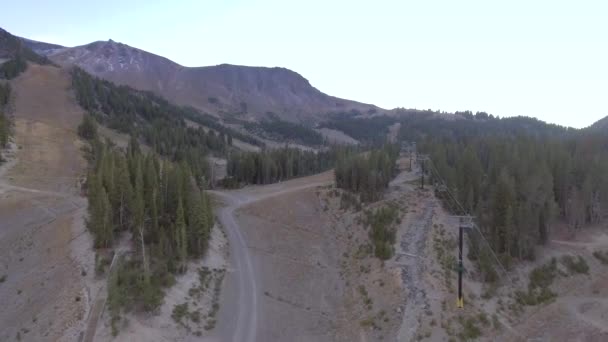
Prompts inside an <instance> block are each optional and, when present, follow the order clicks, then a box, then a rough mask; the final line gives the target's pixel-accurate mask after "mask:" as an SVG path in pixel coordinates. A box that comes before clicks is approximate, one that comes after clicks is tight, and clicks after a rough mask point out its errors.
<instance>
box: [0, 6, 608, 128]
mask: <svg viewBox="0 0 608 342" xmlns="http://www.w3.org/2000/svg"><path fill="white" fill-rule="evenodd" d="M0 1H1V2H2V3H3V4H0V8H2V11H1V12H0V27H3V28H5V29H6V30H8V31H10V32H12V33H14V34H16V35H20V36H24V37H28V38H32V39H37V40H42V41H47V42H52V43H58V44H62V45H68V46H74V45H82V44H86V43H89V42H91V41H95V40H107V39H109V38H112V39H114V40H115V41H120V42H123V43H126V44H129V45H131V46H135V47H138V48H141V49H144V50H147V51H150V52H154V53H156V54H159V55H162V56H165V57H168V58H170V59H172V60H174V61H176V62H178V63H180V64H183V65H187V66H203V65H215V64H221V63H231V64H242V65H254V66H269V67H272V66H282V67H286V68H289V69H292V70H294V71H297V72H298V73H300V74H301V75H303V76H304V77H306V78H307V79H308V80H309V81H310V82H311V83H312V85H314V86H315V87H317V88H318V89H320V90H321V91H323V92H326V93H328V94H331V95H334V96H339V97H344V98H348V99H353V100H357V101H362V102H368V103H373V104H376V105H378V106H381V107H384V108H393V107H406V108H418V109H429V108H430V109H433V110H437V109H438V110H444V111H455V110H467V109H468V110H472V111H487V112H489V113H492V114H495V115H500V116H512V115H527V116H534V117H538V118H540V119H542V120H545V121H549V122H554V123H558V124H562V125H568V126H573V127H584V126H588V125H590V124H592V123H593V122H594V121H596V120H598V119H600V118H602V117H604V116H606V115H608V1H599V0H598V1H585V0H580V1H559V0H549V1H534V0H527V1H519V0H517V1H514V0H511V1H491V0H484V1H466V0H460V1H454V0H446V1H429V0H426V1H422V0H419V1H407V0H401V1H382V0H376V1H357V0H350V1H332V0H325V1H321V0H307V1H287V0H259V1H238V0H234V1H226V0H217V1H186V0H184V1H128V0H121V1H117V0H104V1H97V2H91V4H86V1H71V0H55V1H31V0H19V1H7V0H0Z"/></svg>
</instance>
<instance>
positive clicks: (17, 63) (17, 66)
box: [0, 55, 27, 80]
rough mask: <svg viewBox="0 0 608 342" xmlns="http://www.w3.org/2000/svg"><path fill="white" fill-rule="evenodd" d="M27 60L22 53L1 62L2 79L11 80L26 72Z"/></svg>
mask: <svg viewBox="0 0 608 342" xmlns="http://www.w3.org/2000/svg"><path fill="white" fill-rule="evenodd" d="M26 68H27V62H26V60H25V59H24V58H22V57H21V56H20V55H17V56H16V57H15V58H12V59H10V60H8V61H6V62H4V63H2V64H0V79H7V80H11V79H13V78H15V77H17V76H18V75H19V74H20V73H22V72H24V71H25V69H26Z"/></svg>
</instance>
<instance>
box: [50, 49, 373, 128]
mask: <svg viewBox="0 0 608 342" xmlns="http://www.w3.org/2000/svg"><path fill="white" fill-rule="evenodd" d="M49 58H51V59H52V60H53V61H55V62H56V63H58V64H62V65H70V64H75V65H78V66H80V67H81V68H83V69H85V70H86V71H88V72H90V73H92V74H94V75H96V76H99V77H102V78H105V79H107V80H110V81H112V82H115V83H118V84H124V85H129V86H132V87H134V88H137V89H141V90H150V91H153V92H155V93H157V94H158V95H161V96H163V97H166V98H167V99H169V100H171V101H174V102H176V103H178V104H182V105H189V106H193V107H195V108H198V109H200V110H202V111H205V112H208V113H211V114H228V116H230V117H231V118H233V119H236V120H260V119H263V118H265V117H267V116H272V114H267V113H268V112H272V113H275V114H277V115H278V117H280V118H281V119H283V120H288V121H299V122H307V123H310V121H311V119H312V121H316V120H315V119H316V118H320V117H322V116H323V115H324V114H326V113H329V112H343V111H350V110H353V109H356V110H359V111H361V112H366V111H368V110H371V109H377V108H376V107H375V106H372V105H367V104H362V103H358V102H354V101H349V100H343V99H339V98H336V97H332V96H329V95H326V94H324V93H322V92H321V91H319V90H318V89H316V88H314V87H313V86H311V85H310V83H309V82H308V80H306V79H305V78H304V77H302V76H301V75H299V74H298V73H296V72H293V71H291V70H288V69H284V68H264V67H247V66H237V65H227V64H222V65H218V66H209V67H197V68H189V67H184V66H181V65H179V64H177V63H175V62H173V61H171V60H169V59H167V58H164V57H161V56H157V55H154V54H152V53H149V52H146V51H143V50H140V49H137V48H133V47H130V46H128V45H125V44H121V43H117V42H114V41H112V40H109V41H98V42H94V43H91V44H87V45H83V46H77V47H73V48H65V49H61V50H56V51H53V52H51V54H50V55H49ZM224 116H225V115H224Z"/></svg>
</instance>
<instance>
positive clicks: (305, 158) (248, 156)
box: [226, 147, 347, 186]
mask: <svg viewBox="0 0 608 342" xmlns="http://www.w3.org/2000/svg"><path fill="white" fill-rule="evenodd" d="M346 151H347V149H346V148H341V149H339V148H336V149H331V150H329V151H326V152H312V151H304V150H301V149H297V148H287V147H285V148H282V149H276V150H264V151H262V152H241V153H233V154H232V155H230V157H229V158H228V169H227V172H228V176H229V177H230V178H229V179H227V181H228V182H227V184H226V185H227V186H238V185H239V184H243V183H245V184H268V183H275V182H278V181H283V180H287V179H290V178H295V177H302V176H307V175H311V174H315V173H319V172H322V171H326V170H329V169H330V168H332V167H333V166H334V163H335V161H336V158H337V155H339V154H340V153H347V152H346Z"/></svg>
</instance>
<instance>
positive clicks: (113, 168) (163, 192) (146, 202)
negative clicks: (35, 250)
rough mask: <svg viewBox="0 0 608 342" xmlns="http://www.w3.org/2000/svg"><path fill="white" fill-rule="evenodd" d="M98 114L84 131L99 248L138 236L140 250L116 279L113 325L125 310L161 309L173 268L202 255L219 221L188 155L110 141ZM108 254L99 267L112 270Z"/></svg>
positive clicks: (111, 281)
mask: <svg viewBox="0 0 608 342" xmlns="http://www.w3.org/2000/svg"><path fill="white" fill-rule="evenodd" d="M95 127H96V126H95V123H94V122H93V121H92V119H90V118H89V119H86V121H85V122H84V123H83V124H82V125H81V126H80V128H79V133H80V134H81V135H82V136H83V137H84V138H86V139H87V140H88V141H89V142H90V146H91V149H90V151H89V153H88V159H89V161H90V171H89V175H88V177H87V183H86V184H87V196H88V200H89V218H88V220H87V226H88V228H89V230H90V231H91V233H92V234H93V236H94V238H95V246H96V247H97V248H102V249H104V248H110V247H112V246H114V244H115V243H116V242H117V241H118V240H119V239H121V238H123V239H124V238H125V236H130V237H131V240H132V245H133V246H134V247H135V251H134V255H133V257H131V258H129V259H125V260H120V259H119V262H120V263H121V265H120V266H119V267H118V271H115V272H112V274H111V276H110V279H109V308H110V312H111V314H112V316H113V318H112V324H113V329H114V328H116V327H115V326H114V325H117V323H118V322H119V320H120V318H119V317H120V312H121V311H122V310H130V309H133V308H135V309H143V310H147V311H149V310H153V309H155V308H156V307H157V306H158V305H160V303H161V300H162V297H163V288H164V287H166V286H170V285H172V283H173V281H174V280H173V275H174V274H177V273H181V272H184V271H185V269H186V263H187V261H188V260H189V259H190V258H194V257H200V256H202V255H203V254H204V253H205V251H206V249H207V243H208V240H209V236H210V231H211V228H212V226H213V221H214V219H213V212H212V209H211V202H210V199H209V197H208V196H207V195H206V194H205V193H204V191H202V188H201V187H200V186H199V185H198V184H197V182H196V180H195V177H194V175H193V172H192V170H193V167H195V166H194V165H191V164H188V162H187V161H182V162H180V163H171V162H169V161H166V160H161V159H158V158H157V157H156V156H155V155H153V154H144V153H142V152H141V151H140V148H139V146H138V143H137V142H136V140H132V141H131V144H130V145H129V147H128V148H127V151H126V152H123V151H120V150H118V149H116V148H113V147H112V146H111V145H108V144H104V143H102V142H101V141H100V140H99V139H98V137H97V134H96V128H95ZM104 265H105V264H104V262H103V261H99V263H98V271H100V272H104V269H105V266H104Z"/></svg>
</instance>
